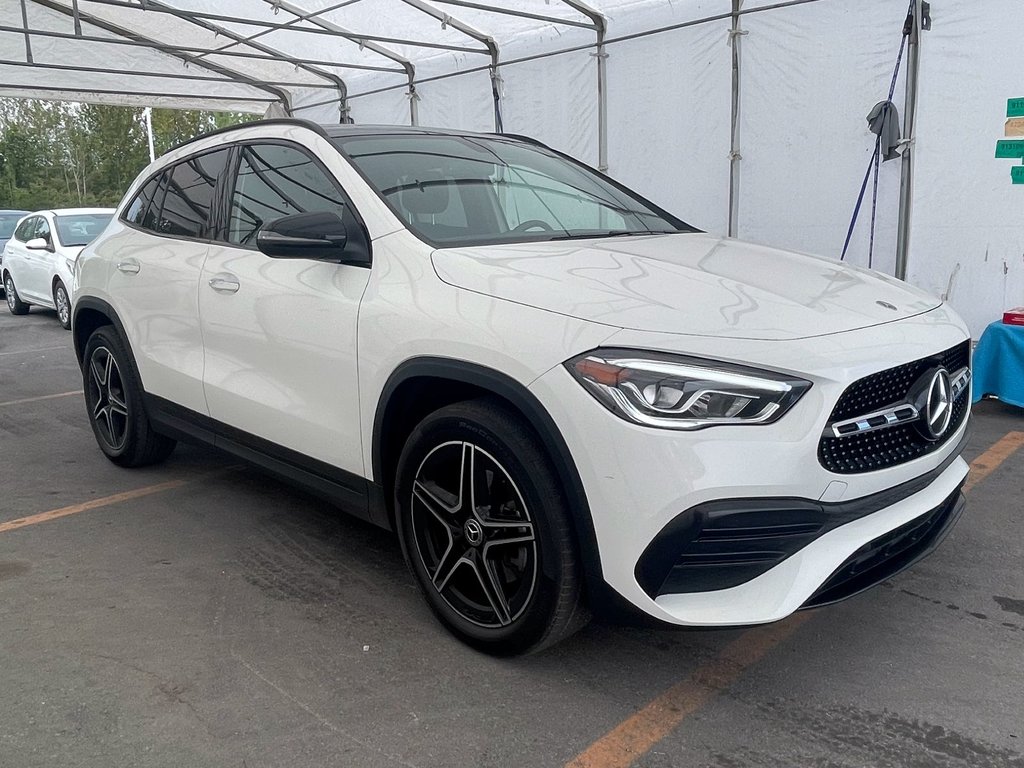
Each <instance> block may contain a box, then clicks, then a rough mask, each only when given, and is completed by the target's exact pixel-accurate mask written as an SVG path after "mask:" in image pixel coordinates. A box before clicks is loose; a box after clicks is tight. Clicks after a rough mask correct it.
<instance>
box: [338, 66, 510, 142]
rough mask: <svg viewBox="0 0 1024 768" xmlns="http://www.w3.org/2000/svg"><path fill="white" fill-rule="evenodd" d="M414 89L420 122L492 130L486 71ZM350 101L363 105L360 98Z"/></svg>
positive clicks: (489, 79) (489, 89)
mask: <svg viewBox="0 0 1024 768" xmlns="http://www.w3.org/2000/svg"><path fill="white" fill-rule="evenodd" d="M416 90H417V92H418V93H419V96H420V105H419V108H420V115H419V116H420V122H421V123H423V125H445V124H447V125H458V126H460V127H461V128H464V129H465V130H468V131H484V132H487V131H493V130H494V110H493V101H492V99H491V78H490V76H489V75H488V74H487V73H486V72H470V73H468V74H465V75H459V76H458V77H448V78H445V79H444V80H436V81H434V82H432V83H424V84H423V85H421V86H418V87H417V89H416ZM352 103H353V105H358V106H362V100H361V99H356V100H355V101H353V102H352ZM407 108H408V107H406V109H407ZM401 117H403V118H404V117H405V115H402V116H401ZM400 119H401V118H400Z"/></svg>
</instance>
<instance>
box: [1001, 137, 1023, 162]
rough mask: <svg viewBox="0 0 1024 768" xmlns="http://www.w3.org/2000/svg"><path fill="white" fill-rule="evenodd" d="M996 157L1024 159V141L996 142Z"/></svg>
mask: <svg viewBox="0 0 1024 768" xmlns="http://www.w3.org/2000/svg"><path fill="white" fill-rule="evenodd" d="M996 157H1001V158H1018V157H1019V158H1024V139H1014V140H1011V141H1006V140H1003V141H998V142H996Z"/></svg>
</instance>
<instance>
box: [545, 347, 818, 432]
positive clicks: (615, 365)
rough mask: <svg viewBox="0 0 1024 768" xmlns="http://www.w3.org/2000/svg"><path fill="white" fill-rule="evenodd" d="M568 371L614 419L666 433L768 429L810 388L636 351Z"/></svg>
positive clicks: (580, 362)
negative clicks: (742, 427)
mask: <svg viewBox="0 0 1024 768" xmlns="http://www.w3.org/2000/svg"><path fill="white" fill-rule="evenodd" d="M565 367H566V368H567V369H568V370H569V373H571V374H572V375H573V376H574V377H575V378H576V380H577V381H579V382H580V383H581V384H583V386H584V387H585V388H586V389H587V391H589V392H590V393H591V394H592V395H593V396H594V397H596V398H597V399H598V401H600V402H601V403H602V404H603V405H604V406H605V407H606V408H608V409H609V410H610V411H612V412H613V413H615V414H617V415H618V416H621V417H622V418H624V419H626V420H628V421H632V422H635V423H636V424H643V425H645V426H648V427H660V428H662V429H703V428H705V427H714V426H720V425H725V424H770V423H772V422H774V421H778V420H779V419H780V418H782V415H783V414H784V413H785V412H786V411H788V410H789V409H790V408H792V407H793V405H794V404H795V403H796V401H797V400H799V399H800V398H801V397H802V396H803V394H804V393H805V392H806V391H807V390H808V389H810V388H811V383H810V382H809V381H804V380H802V379H796V378H793V377H791V376H784V375H782V374H778V373H772V372H769V371H761V370H757V369H754V368H746V367H744V366H740V365H733V364H731V363H719V362H716V361H713V360H701V359H699V358H693V357H684V356H682V355H669V354H664V353H661V352H645V351H641V350H632V349H598V350H595V351H593V352H589V353H587V354H585V355H580V356H579V357H575V358H573V359H572V360H569V361H568V362H567V363H566V364H565Z"/></svg>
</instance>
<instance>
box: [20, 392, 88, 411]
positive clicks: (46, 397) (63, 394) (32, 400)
mask: <svg viewBox="0 0 1024 768" xmlns="http://www.w3.org/2000/svg"><path fill="white" fill-rule="evenodd" d="M80 394H82V390H80V389H76V390H75V391H74V392H59V393H57V394H56V395H40V396H39V397H24V398H22V399H21V400H8V401H7V402H5V403H0V408H3V407H4V406H5V405H25V404H26V403H38V402H39V401H41V400H56V399H57V398H59V397H71V396H72V395H80Z"/></svg>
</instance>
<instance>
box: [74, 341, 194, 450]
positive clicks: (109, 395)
mask: <svg viewBox="0 0 1024 768" xmlns="http://www.w3.org/2000/svg"><path fill="white" fill-rule="evenodd" d="M82 378H83V384H84V388H85V405H86V408H87V409H88V412H89V422H90V424H92V431H93V434H94V435H95V436H96V442H97V443H99V446H100V449H101V450H102V451H103V453H105V454H106V456H107V458H108V459H110V460H111V461H112V462H114V463H115V464H118V465H120V466H122V467H143V466H146V465H147V464H156V463H158V462H161V461H163V460H164V459H166V458H167V457H168V456H170V454H171V451H173V450H174V446H175V441H174V440H172V439H171V438H169V437H166V436H164V435H160V434H157V433H156V432H154V431H153V427H152V425H151V424H150V423H149V417H147V416H146V411H145V408H144V407H143V403H142V387H141V386H140V385H139V382H138V380H137V379H136V377H135V373H134V371H133V369H132V367H131V361H130V359H129V357H128V350H127V348H126V346H125V344H124V342H122V341H121V337H120V336H119V335H118V334H117V332H116V331H115V330H114V329H113V328H112V327H111V326H109V325H105V326H103V327H101V328H99V329H97V330H96V331H95V332H93V334H92V336H90V337H89V341H88V342H87V343H86V345H85V356H84V363H83V365H82Z"/></svg>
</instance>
